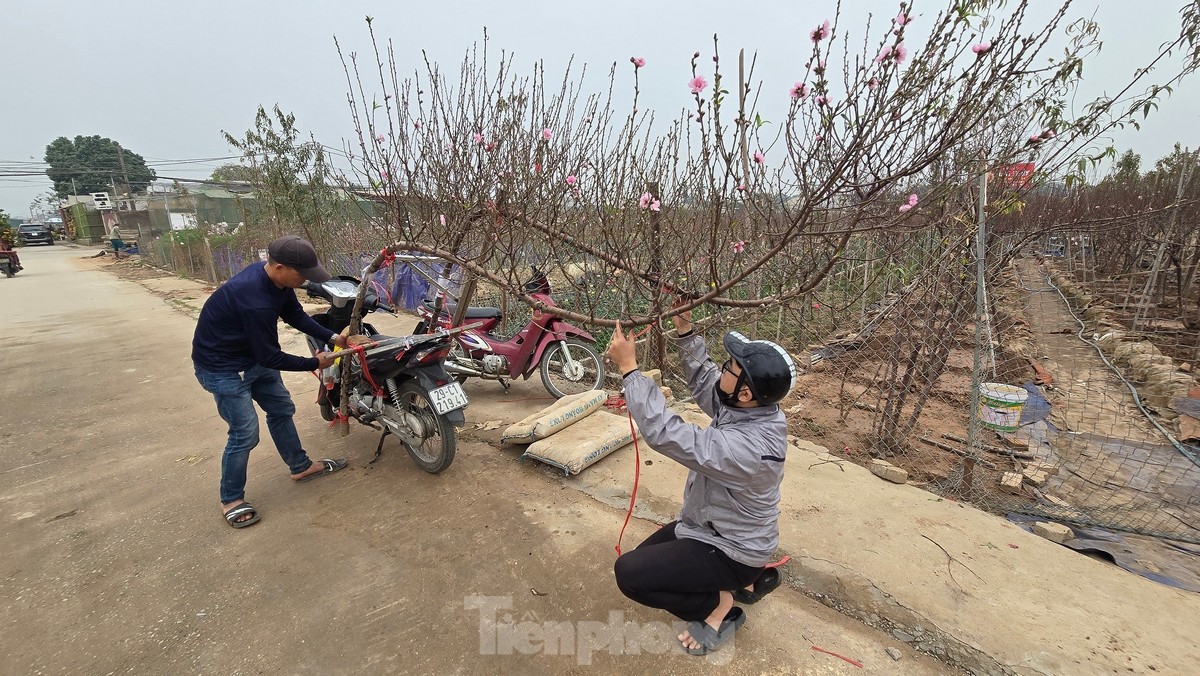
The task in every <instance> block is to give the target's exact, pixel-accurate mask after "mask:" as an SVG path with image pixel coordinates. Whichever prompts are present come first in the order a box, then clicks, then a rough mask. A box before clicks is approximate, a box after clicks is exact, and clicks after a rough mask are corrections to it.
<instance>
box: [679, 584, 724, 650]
mask: <svg viewBox="0 0 1200 676" xmlns="http://www.w3.org/2000/svg"><path fill="white" fill-rule="evenodd" d="M732 609H733V592H727V591H723V592H721V600H720V602H719V603H717V608H716V610H714V611H712V614H711V615H709V616H708V617H707V618H705V619H704V623H705V624H707V625H708V626H710V627H712V628H713V630H715V631H720V630H721V622H723V621H724V620H725V616H726V615H728V614H729V611H730V610H732ZM678 638H679V642H680V643H681V644H682V645H683V647H684V648H685V649H687V650H699V649H700V648H701V647H703V646H701V645H700V644H699V643H697V642H696V639H694V638H692V635H691V634H689V633H688V632H687V630H686V629H685V630H684V631H683V633H682V634H680V635H679V637H678Z"/></svg>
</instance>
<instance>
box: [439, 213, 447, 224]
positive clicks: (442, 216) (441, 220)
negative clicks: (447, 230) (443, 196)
mask: <svg viewBox="0 0 1200 676" xmlns="http://www.w3.org/2000/svg"><path fill="white" fill-rule="evenodd" d="M438 222H439V223H441V224H442V225H445V224H446V214H438Z"/></svg>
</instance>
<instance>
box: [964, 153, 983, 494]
mask: <svg viewBox="0 0 1200 676" xmlns="http://www.w3.org/2000/svg"><path fill="white" fill-rule="evenodd" d="M987 179H988V172H987V163H986V161H984V162H983V167H982V171H980V174H979V213H978V227H977V228H976V231H975V349H974V350H972V353H973V356H974V365H973V366H972V368H971V410H970V412H969V413H968V417H967V457H966V458H964V459H963V489H964V492H966V493H969V492H970V490H971V482H972V480H973V472H974V469H975V460H976V458H977V457H978V448H979V399H980V388H981V387H982V383H983V340H984V333H983V322H984V315H985V314H986V312H987V307H986V305H987V293H986V290H985V286H986V284H987V268H986V261H985V256H986V253H987Z"/></svg>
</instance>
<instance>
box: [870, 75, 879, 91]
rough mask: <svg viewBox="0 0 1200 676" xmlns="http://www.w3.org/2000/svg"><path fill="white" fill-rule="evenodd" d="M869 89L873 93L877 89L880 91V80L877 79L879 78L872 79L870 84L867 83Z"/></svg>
mask: <svg viewBox="0 0 1200 676" xmlns="http://www.w3.org/2000/svg"><path fill="white" fill-rule="evenodd" d="M867 89H870V90H871V91H875V90H876V89H879V78H877V77H873V78H871V80H870V81H869V82H867Z"/></svg>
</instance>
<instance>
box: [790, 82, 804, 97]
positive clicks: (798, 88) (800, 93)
mask: <svg viewBox="0 0 1200 676" xmlns="http://www.w3.org/2000/svg"><path fill="white" fill-rule="evenodd" d="M788 93H789V94H791V96H792V98H793V99H803V98H804V97H805V96H808V85H807V84H805V83H803V82H797V83H796V84H794V85H792V88H791V90H789V91H788Z"/></svg>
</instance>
